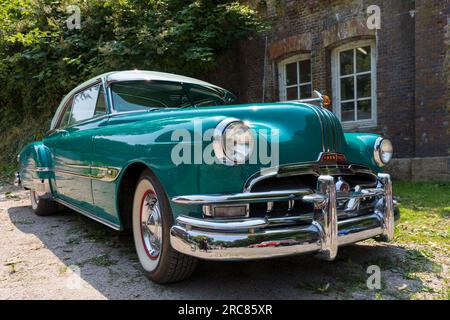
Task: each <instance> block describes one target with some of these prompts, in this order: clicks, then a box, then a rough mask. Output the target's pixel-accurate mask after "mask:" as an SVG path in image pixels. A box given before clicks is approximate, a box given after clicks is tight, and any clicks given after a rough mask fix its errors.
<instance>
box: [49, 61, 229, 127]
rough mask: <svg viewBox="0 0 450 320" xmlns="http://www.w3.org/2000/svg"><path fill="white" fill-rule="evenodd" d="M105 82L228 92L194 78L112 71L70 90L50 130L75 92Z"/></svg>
mask: <svg viewBox="0 0 450 320" xmlns="http://www.w3.org/2000/svg"><path fill="white" fill-rule="evenodd" d="M102 80H105V82H106V83H107V84H110V83H114V82H123V81H139V80H145V81H152V80H153V81H171V82H181V83H189V84H196V85H200V86H206V87H209V88H213V89H216V90H218V91H220V92H222V93H223V94H225V93H227V92H228V90H226V89H223V88H221V87H218V86H216V85H213V84H211V83H208V82H206V81H202V80H198V79H195V78H190V77H186V76H181V75H177V74H172V73H165V72H158V71H147V70H126V71H112V72H107V73H103V74H101V75H98V76H96V77H93V78H91V79H89V80H87V81H85V82H83V83H81V84H80V85H78V86H76V87H75V88H74V89H72V90H71V91H70V92H69V93H68V94H67V95H66V96H65V97H64V98H63V99H62V101H61V103H60V104H59V106H58V109H57V110H56V112H55V115H54V116H53V119H52V122H51V125H50V130H53V129H54V128H55V127H56V124H57V121H58V119H59V116H60V113H61V112H62V110H63V108H64V106H65V105H66V103H67V101H68V100H69V99H70V97H71V96H72V95H73V94H75V93H76V92H78V91H80V90H82V89H84V88H86V87H89V86H91V85H93V84H94V83H96V82H99V81H102Z"/></svg>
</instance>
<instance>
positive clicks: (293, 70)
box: [286, 62, 298, 86]
mask: <svg viewBox="0 0 450 320" xmlns="http://www.w3.org/2000/svg"><path fill="white" fill-rule="evenodd" d="M297 83H298V81H297V62H294V63H289V64H287V65H286V85H287V86H291V85H294V84H297Z"/></svg>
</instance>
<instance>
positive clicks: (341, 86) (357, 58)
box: [331, 40, 377, 129]
mask: <svg viewBox="0 0 450 320" xmlns="http://www.w3.org/2000/svg"><path fill="white" fill-rule="evenodd" d="M331 67H332V77H333V107H334V108H333V109H334V112H335V113H336V115H337V116H338V117H339V119H340V120H341V122H342V125H343V127H344V128H347V129H349V128H358V127H373V126H376V120H377V119H376V117H377V101H376V98H377V97H376V83H377V81H376V74H377V72H376V47H375V42H374V41H370V40H369V41H358V42H353V43H350V44H347V45H345V46H342V47H339V48H337V49H335V50H334V51H333V52H332V57H331Z"/></svg>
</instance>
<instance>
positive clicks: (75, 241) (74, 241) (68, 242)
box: [66, 238, 81, 245]
mask: <svg viewBox="0 0 450 320" xmlns="http://www.w3.org/2000/svg"><path fill="white" fill-rule="evenodd" d="M80 242H81V241H80V239H79V238H71V239H69V240H67V241H66V244H71V245H75V244H80Z"/></svg>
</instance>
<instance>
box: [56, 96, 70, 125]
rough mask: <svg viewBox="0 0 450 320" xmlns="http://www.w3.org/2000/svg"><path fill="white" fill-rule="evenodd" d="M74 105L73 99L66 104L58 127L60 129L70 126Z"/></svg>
mask: <svg viewBox="0 0 450 320" xmlns="http://www.w3.org/2000/svg"><path fill="white" fill-rule="evenodd" d="M72 104H73V97H72V98H70V100H69V101H68V102H67V103H66V109H65V110H64V114H63V116H62V118H61V121H60V122H59V125H58V127H59V128H65V127H67V126H68V124H69V118H70V113H71V112H72Z"/></svg>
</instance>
